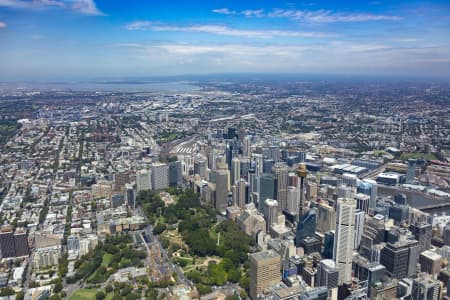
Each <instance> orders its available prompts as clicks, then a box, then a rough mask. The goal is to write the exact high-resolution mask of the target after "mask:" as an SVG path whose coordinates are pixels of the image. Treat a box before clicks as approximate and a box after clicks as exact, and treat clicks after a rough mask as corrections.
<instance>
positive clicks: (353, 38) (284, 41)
mask: <svg viewBox="0 0 450 300" xmlns="http://www.w3.org/2000/svg"><path fill="white" fill-rule="evenodd" d="M449 28H450V5H449V4H448V3H446V1H433V2H432V3H429V2H427V3H424V2H421V1H395V2H389V3H386V2H381V1H367V2H364V3H360V2H356V1H352V2H346V3H345V4H343V3H327V2H320V1H315V2H306V1H305V2H295V3H287V2H279V1H264V2H254V1H251V2H245V3H239V2H237V1H216V2H206V1H197V2H195V3H184V2H182V1H172V2H170V3H159V2H158V3H141V2H138V1H131V2H130V1H127V2H117V1H95V2H94V1H92V0H74V1H56V0H51V1H49V0H35V1H21V0H0V41H2V43H1V44H0V65H1V66H2V68H1V69H2V71H1V72H0V80H2V81H9V80H56V79H61V78H66V79H80V78H82V79H85V78H95V77H123V76H171V75H188V74H189V75H190V74H192V75H197V74H211V73H224V74H226V73H275V74H276V73H288V74H289V73H292V74H344V75H353V74H364V75H382V76H383V75H390V76H392V75H395V76H404V75H410V76H411V75H416V76H434V77H439V76H441V77H449V76H450V73H449V71H448V70H449V69H450V38H449V36H448V34H447V33H448V30H449Z"/></svg>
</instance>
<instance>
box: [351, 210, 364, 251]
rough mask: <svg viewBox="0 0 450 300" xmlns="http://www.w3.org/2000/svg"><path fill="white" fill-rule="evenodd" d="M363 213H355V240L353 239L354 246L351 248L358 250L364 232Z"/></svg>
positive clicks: (358, 211)
mask: <svg viewBox="0 0 450 300" xmlns="http://www.w3.org/2000/svg"><path fill="white" fill-rule="evenodd" d="M365 215H366V214H365V213H364V211H362V210H360V209H357V210H356V212H355V238H354V244H353V248H354V249H358V248H359V243H360V242H361V236H362V234H363V231H364V217H365Z"/></svg>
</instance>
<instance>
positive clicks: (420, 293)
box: [411, 273, 441, 300]
mask: <svg viewBox="0 0 450 300" xmlns="http://www.w3.org/2000/svg"><path fill="white" fill-rule="evenodd" d="M411 299H412V300H439V299H441V283H440V282H439V280H435V279H433V278H431V276H430V275H429V274H426V273H420V274H419V275H418V276H417V278H415V279H414V280H413V286H412V291H411Z"/></svg>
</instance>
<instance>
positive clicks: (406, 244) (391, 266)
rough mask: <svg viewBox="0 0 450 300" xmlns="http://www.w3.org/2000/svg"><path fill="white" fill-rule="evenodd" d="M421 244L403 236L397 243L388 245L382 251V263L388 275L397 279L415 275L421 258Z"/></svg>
mask: <svg viewBox="0 0 450 300" xmlns="http://www.w3.org/2000/svg"><path fill="white" fill-rule="evenodd" d="M419 248H420V246H419V242H418V241H416V240H410V239H406V238H405V236H402V237H401V239H400V240H398V241H397V242H395V243H389V242H388V243H387V244H386V246H385V247H384V248H383V249H382V250H381V253H380V263H381V264H382V265H384V266H385V267H386V270H387V272H388V274H389V275H390V276H391V277H393V278H397V279H401V278H404V277H409V276H412V275H414V274H415V271H416V265H417V261H418V258H419V253H420V252H419Z"/></svg>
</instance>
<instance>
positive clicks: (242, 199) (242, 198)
mask: <svg viewBox="0 0 450 300" xmlns="http://www.w3.org/2000/svg"><path fill="white" fill-rule="evenodd" d="M235 188H236V199H233V200H234V201H235V204H236V206H238V207H239V208H240V209H242V210H243V209H244V206H245V204H247V199H248V184H247V182H246V181H245V180H244V179H239V180H238V181H236V185H235Z"/></svg>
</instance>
